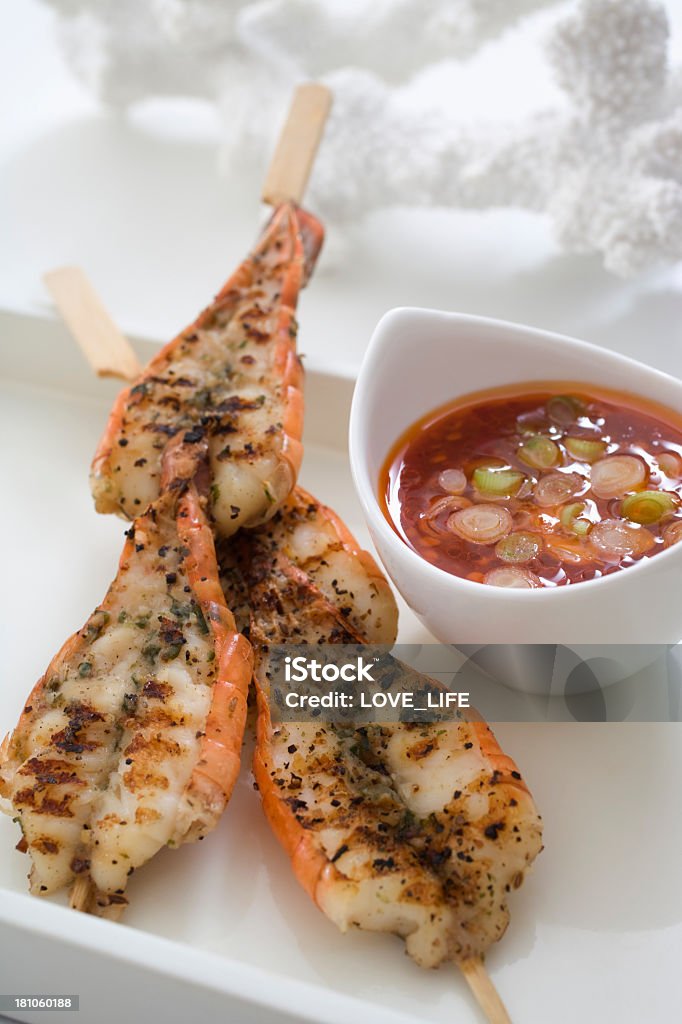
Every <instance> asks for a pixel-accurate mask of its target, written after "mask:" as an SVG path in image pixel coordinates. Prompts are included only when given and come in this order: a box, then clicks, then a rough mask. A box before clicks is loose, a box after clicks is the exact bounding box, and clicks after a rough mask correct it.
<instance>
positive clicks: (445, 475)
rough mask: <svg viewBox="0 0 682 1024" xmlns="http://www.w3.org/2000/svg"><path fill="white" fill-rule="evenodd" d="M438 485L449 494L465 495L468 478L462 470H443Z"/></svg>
mask: <svg viewBox="0 0 682 1024" xmlns="http://www.w3.org/2000/svg"><path fill="white" fill-rule="evenodd" d="M438 483H439V485H440V486H441V487H442V488H443V490H444V491H447V492H448V494H464V492H465V491H466V488H467V478H466V476H465V475H464V473H463V472H462V470H461V469H444V470H442V472H441V473H440V474H439V475H438Z"/></svg>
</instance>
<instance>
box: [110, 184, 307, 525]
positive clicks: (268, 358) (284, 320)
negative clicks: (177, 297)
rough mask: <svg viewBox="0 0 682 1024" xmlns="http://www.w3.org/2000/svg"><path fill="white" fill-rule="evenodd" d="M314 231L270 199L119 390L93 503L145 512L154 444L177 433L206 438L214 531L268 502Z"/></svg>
mask: <svg viewBox="0 0 682 1024" xmlns="http://www.w3.org/2000/svg"><path fill="white" fill-rule="evenodd" d="M322 239H323V229H322V227H321V225H320V224H319V222H318V221H316V220H315V219H314V218H313V217H312V216H311V215H310V214H308V213H306V212H305V211H303V210H301V209H300V208H298V207H296V206H294V205H293V204H291V203H285V204H283V205H282V206H280V207H278V209H277V210H276V211H275V213H274V215H273V217H272V219H271V220H270V222H269V224H268V225H267V226H266V228H265V231H264V233H263V235H262V237H261V239H260V240H259V242H258V244H257V245H256V247H255V249H254V250H253V252H252V253H251V254H250V255H249V256H248V257H247V258H246V259H245V260H244V262H243V263H242V264H241V266H240V267H239V268H238V269H237V271H236V272H235V273H234V274H233V275H232V277H231V278H230V279H229V280H228V281H227V283H226V284H225V286H224V287H223V289H222V290H221V291H220V292H219V294H218V295H217V297H216V299H215V300H214V302H213V303H212V304H211V305H210V306H209V307H208V308H207V309H205V310H204V312H203V313H201V314H200V316H199V317H198V318H197V320H196V321H195V322H194V323H193V324H191V325H190V326H189V327H188V328H187V329H186V330H185V331H183V332H182V333H181V334H180V335H178V337H177V338H175V339H174V340H173V341H171V342H169V343H168V344H167V345H166V346H165V348H163V349H161V351H160V352H159V353H158V355H156V356H155V357H154V359H152V360H151V362H150V363H149V364H148V366H147V367H146V368H145V369H144V370H143V372H142V374H141V376H140V377H139V379H138V380H137V381H136V382H135V383H134V384H133V385H132V386H131V387H129V388H127V389H125V390H124V391H122V392H121V394H120V395H119V397H118V399H117V401H116V403H115V405H114V408H113V410H112V413H111V416H110V419H109V423H108V425H107V428H106V430H105V433H104V435H103V437H102V439H101V441H100V443H99V446H98V448H97V451H96V453H95V457H94V460H93V464H92V473H91V486H92V491H93V495H94V498H95V505H96V508H97V510H98V511H99V512H116V513H118V514H119V515H123V516H124V517H127V518H129V519H132V518H133V517H134V516H136V515H138V514H139V513H140V512H143V511H144V510H145V509H146V508H147V507H148V505H149V504H150V503H151V502H152V501H154V500H155V499H156V497H157V496H158V494H159V485H160V479H161V471H162V468H161V467H162V457H163V452H164V449H165V447H166V445H167V443H168V440H169V438H172V437H176V436H177V435H181V436H182V435H184V436H189V437H190V438H191V437H206V438H207V439H208V448H209V459H210V470H211V489H210V495H211V503H212V511H213V515H214V517H215V523H216V528H217V530H218V532H219V533H220V534H222V535H223V536H230V535H231V534H233V533H235V532H236V530H237V529H238V528H239V527H241V526H248V527H251V526H255V525H257V524H258V523H261V522H264V521H266V520H267V519H268V518H270V517H271V516H272V515H273V514H274V513H275V512H276V510H277V508H278V507H279V506H280V505H281V504H282V502H283V501H284V500H285V499H286V497H287V496H288V494H289V493H290V491H291V490H292V488H293V486H294V484H295V482H296V477H297V475H298V471H299V469H300V464H301V458H302V447H301V432H302V428H303V392H302V383H303V370H302V366H301V362H300V359H299V357H298V356H297V354H296V333H297V324H296V317H295V309H296V304H297V300H298V294H299V292H300V290H301V288H302V287H303V286H304V285H305V283H306V281H307V278H308V275H309V274H310V273H311V271H312V268H313V265H314V262H315V259H316V257H317V254H318V252H319V249H320V247H321V245H322Z"/></svg>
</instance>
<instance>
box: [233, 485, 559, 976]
mask: <svg viewBox="0 0 682 1024" xmlns="http://www.w3.org/2000/svg"><path fill="white" fill-rule="evenodd" d="M306 501H308V502H310V503H311V504H312V505H315V506H316V508H315V512H314V515H312V522H313V523H315V522H316V521H317V522H318V523H322V524H323V525H324V524H328V523H329V522H338V520H336V518H335V517H334V519H333V520H332V519H331V518H330V516H331V515H332V514H330V513H329V512H328V510H325V509H324V507H323V506H319V505H317V503H315V502H314V499H311V498H310V496H309V495H303V494H302V493H301V492H297V493H296V495H295V496H294V498H293V499H291V500H290V502H289V503H288V504H287V506H285V508H284V509H283V511H282V513H281V515H280V518H279V520H278V519H275V520H274V522H273V523H272V524H268V526H266V527H263V528H261V529H260V530H258V531H255V532H254V534H252V535H250V536H249V537H248V538H245V539H244V540H243V541H242V542H240V551H239V555H238V557H237V558H236V560H235V558H234V556H233V557H232V560H231V562H230V565H229V572H228V573H227V575H226V576H225V575H224V576H223V582H224V585H225V586H226V588H227V591H228V594H230V593H231V592H232V590H231V589H230V588H233V590H234V591H235V592H241V594H242V602H243V601H244V592H245V591H246V593H247V595H248V604H249V605H250V610H251V611H250V623H249V635H250V639H251V642H252V644H253V645H254V651H255V680H256V689H257V705H258V724H257V743H256V751H255V755H254V766H253V767H254V775H255V777H256V781H257V784H258V788H259V791H260V794H261V799H262V803H263V808H264V810H265V813H266V816H267V818H268V820H269V822H270V824H271V827H272V829H273V831H274V833H275V835H276V836H277V838H278V840H279V841H280V843H281V845H282V846H283V847H284V849H285V851H286V852H287V854H288V856H289V858H290V860H291V863H292V867H293V870H294V873H295V875H296V877H297V879H298V880H299V882H300V883H301V885H302V886H303V887H304V888H305V890H306V891H307V892H308V894H309V895H310V896H311V898H312V899H313V900H314V901H315V903H316V904H317V905H318V907H320V909H321V910H322V911H323V912H324V913H325V914H326V916H327V917H328V918H329V919H330V920H332V921H333V922H334V923H335V924H336V925H337V926H338V927H339V928H341V929H342V930H346V929H348V928H352V927H359V928H364V929H368V930H374V931H389V932H394V933H396V934H398V935H400V936H402V937H403V938H404V939H405V942H406V948H407V951H408V953H409V954H410V955H411V956H412V957H413V958H414V959H415V960H416V961H417V962H418V963H419V964H421V965H423V966H429V967H433V966H438V965H439V964H440V963H442V962H443V961H445V960H452V959H455V960H458V961H465V960H469V959H470V958H471V957H476V956H480V955H481V954H482V953H484V952H485V950H486V949H487V948H488V947H489V946H490V944H491V943H492V942H494V941H496V940H497V939H499V938H500V937H501V936H502V934H503V933H504V931H505V929H506V927H507V924H508V920H509V910H508V905H507V897H508V894H509V892H510V891H511V890H512V889H516V888H518V887H519V885H520V884H521V883H522V881H523V878H524V874H525V871H526V870H527V868H528V867H529V866H530V864H531V863H532V861H533V860H534V858H535V856H536V855H537V853H538V852H539V851H540V849H541V835H542V830H541V822H540V818H539V816H538V814H537V811H536V809H535V806H534V804H533V801H532V798H531V796H530V793H529V791H528V789H527V787H526V785H525V783H524V781H523V779H522V778H521V775H520V772H519V771H518V769H517V767H516V765H515V764H514V762H513V761H512V760H511V758H509V757H507V756H506V755H505V754H504V753H503V752H502V751H501V749H500V747H499V746H498V744H497V742H496V740H495V738H494V736H493V734H492V732H491V730H490V729H489V727H488V726H487V725H486V724H485V723H483V722H480V721H475V720H471V721H468V720H463V719H462V720H458V721H455V722H450V723H444V722H439V723H436V724H430V725H423V724H408V723H400V724H395V725H369V726H362V727H354V726H353V725H352V724H349V725H348V726H343V727H342V726H336V725H332V724H328V723H322V722H319V721H317V722H303V723H285V724H273V722H272V719H271V711H270V708H271V705H270V700H271V695H270V682H269V675H270V671H271V664H270V654H269V651H270V647H271V645H273V644H283V643H301V644H308V645H317V644H322V643H324V644H328V643H348V644H357V643H361V642H368V641H373V642H380V641H381V638H382V636H383V635H385V633H384V630H383V627H380V628H379V629H376V622H375V620H374V619H373V618H372V617H371V616H370V617H369V618H367V619H365V620H363V619H362V617H360V618H357V617H356V618H355V621H354V622H351V621H349V620H350V618H351V617H350V616H349V615H348V614H347V613H344V612H343V611H342V610H341V602H340V599H339V597H338V595H337V594H336V593H335V589H334V588H331V590H329V591H328V592H324V593H323V591H322V587H321V586H318V585H317V584H316V582H314V581H313V579H312V578H311V575H310V574H309V573H308V572H307V571H306V570H305V566H306V563H307V562H308V557H309V554H308V557H302V550H304V549H302V548H301V547H299V546H297V545H296V544H294V543H291V542H289V543H288V544H287V541H286V537H283V536H282V535H281V534H280V536H279V537H278V540H277V542H273V541H274V537H275V533H276V532H279V531H281V532H284V533H286V531H287V529H291V528H292V527H293V529H294V530H295V529H296V528H297V526H298V525H300V521H301V520H300V519H299V518H298V516H299V514H300V513H301V505H300V504H298V503H303V504H305V502H306ZM292 509H293V512H292ZM288 515H291V518H290V519H289V520H287V516H288ZM318 516H319V517H321V519H320V520H318V519H317V517H318ZM287 522H288V526H287ZM303 522H304V523H307V524H308V525H310V522H311V520H309V519H307V518H306V517H305V516H304V518H303ZM323 533H324V531H323ZM336 536H337V538H340V537H341V536H343V543H344V544H345V547H346V552H347V553H348V555H349V562H348V566H352V565H355V567H356V570H357V575H358V579H360V580H362V579H363V577H365V574H366V573H367V567H368V565H369V563H368V561H367V559H369V556H367V555H365V556H362V557H361V556H359V553H358V546H357V544H356V543H355V541H354V540H353V538H352V537H351V536H350V534H348V532H347V531H346V530H345V528H344V530H343V533H341V531H337V534H336ZM320 549H321V550H322V544H320ZM290 554H293V555H298V556H299V557H298V559H296V558H291V557H289V555H290ZM308 564H309V567H310V563H308ZM312 567H313V570H314V567H315V562H314V560H313V562H312ZM377 573H378V570H377ZM365 578H366V577H365ZM320 582H321V583H326V582H327V578H326V576H325V575H324V574H322V575H321V577H320ZM389 593H390V592H389ZM341 600H347V598H346V595H343V598H342V599H341ZM363 623H364V630H363Z"/></svg>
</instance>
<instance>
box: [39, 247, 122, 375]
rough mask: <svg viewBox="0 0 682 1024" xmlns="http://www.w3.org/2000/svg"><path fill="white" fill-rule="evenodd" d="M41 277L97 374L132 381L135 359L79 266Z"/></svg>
mask: <svg viewBox="0 0 682 1024" xmlns="http://www.w3.org/2000/svg"><path fill="white" fill-rule="evenodd" d="M43 280H44V282H45V284H46V285H47V288H48V290H49V291H50V293H51V295H52V297H53V299H54V301H55V303H56V305H57V309H58V310H59V312H60V313H61V315H62V317H63V318H64V320H65V322H66V325H67V327H68V328H69V330H70V331H71V333H72V334H73V336H74V338H75V339H76V341H77V342H78V344H79V345H80V347H81V348H82V350H83V352H84V354H85V357H86V359H87V360H88V362H89V363H90V366H91V367H92V369H93V370H94V371H95V373H96V374H97V376H98V377H122V378H123V379H124V380H134V379H135V378H136V377H137V376H138V375H139V373H140V370H141V366H140V363H139V361H138V358H137V356H136V355H135V352H134V351H133V348H132V346H131V344H130V342H129V341H128V339H127V338H126V337H124V335H123V334H121V332H120V331H119V329H118V327H117V326H116V324H115V323H114V321H113V320H112V319H111V317H110V316H109V314H108V313H107V311H106V309H105V308H104V306H103V305H102V302H101V300H100V298H99V296H98V295H97V292H96V291H95V289H94V288H93V287H92V285H91V284H90V282H89V281H88V278H87V277H86V275H85V273H84V272H83V271H82V270H81V269H80V267H60V268H59V269H58V270H51V271H50V272H49V273H47V274H45V276H44V278H43Z"/></svg>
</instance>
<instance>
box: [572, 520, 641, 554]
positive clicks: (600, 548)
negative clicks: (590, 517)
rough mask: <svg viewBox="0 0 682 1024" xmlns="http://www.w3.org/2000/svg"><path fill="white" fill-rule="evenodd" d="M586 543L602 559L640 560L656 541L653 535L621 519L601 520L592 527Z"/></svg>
mask: <svg viewBox="0 0 682 1024" xmlns="http://www.w3.org/2000/svg"><path fill="white" fill-rule="evenodd" d="M588 543H589V545H590V547H591V548H592V550H593V551H595V552H596V553H597V554H598V555H601V556H602V557H604V556H605V555H606V556H607V557H608V556H611V558H613V556H616V557H618V558H624V557H626V556H627V555H630V556H632V557H633V558H640V557H641V556H642V555H645V554H646V553H647V551H649V550H650V549H651V548H652V547H653V546H654V544H655V543H656V541H655V540H654V537H653V534H652V533H650V531H649V530H645V529H644V528H643V527H641V526H634V525H633V524H632V523H627V522H625V520H623V519H602V521H601V522H600V523H595V524H594V526H593V527H592V530H591V531H590V536H589V538H588Z"/></svg>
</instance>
